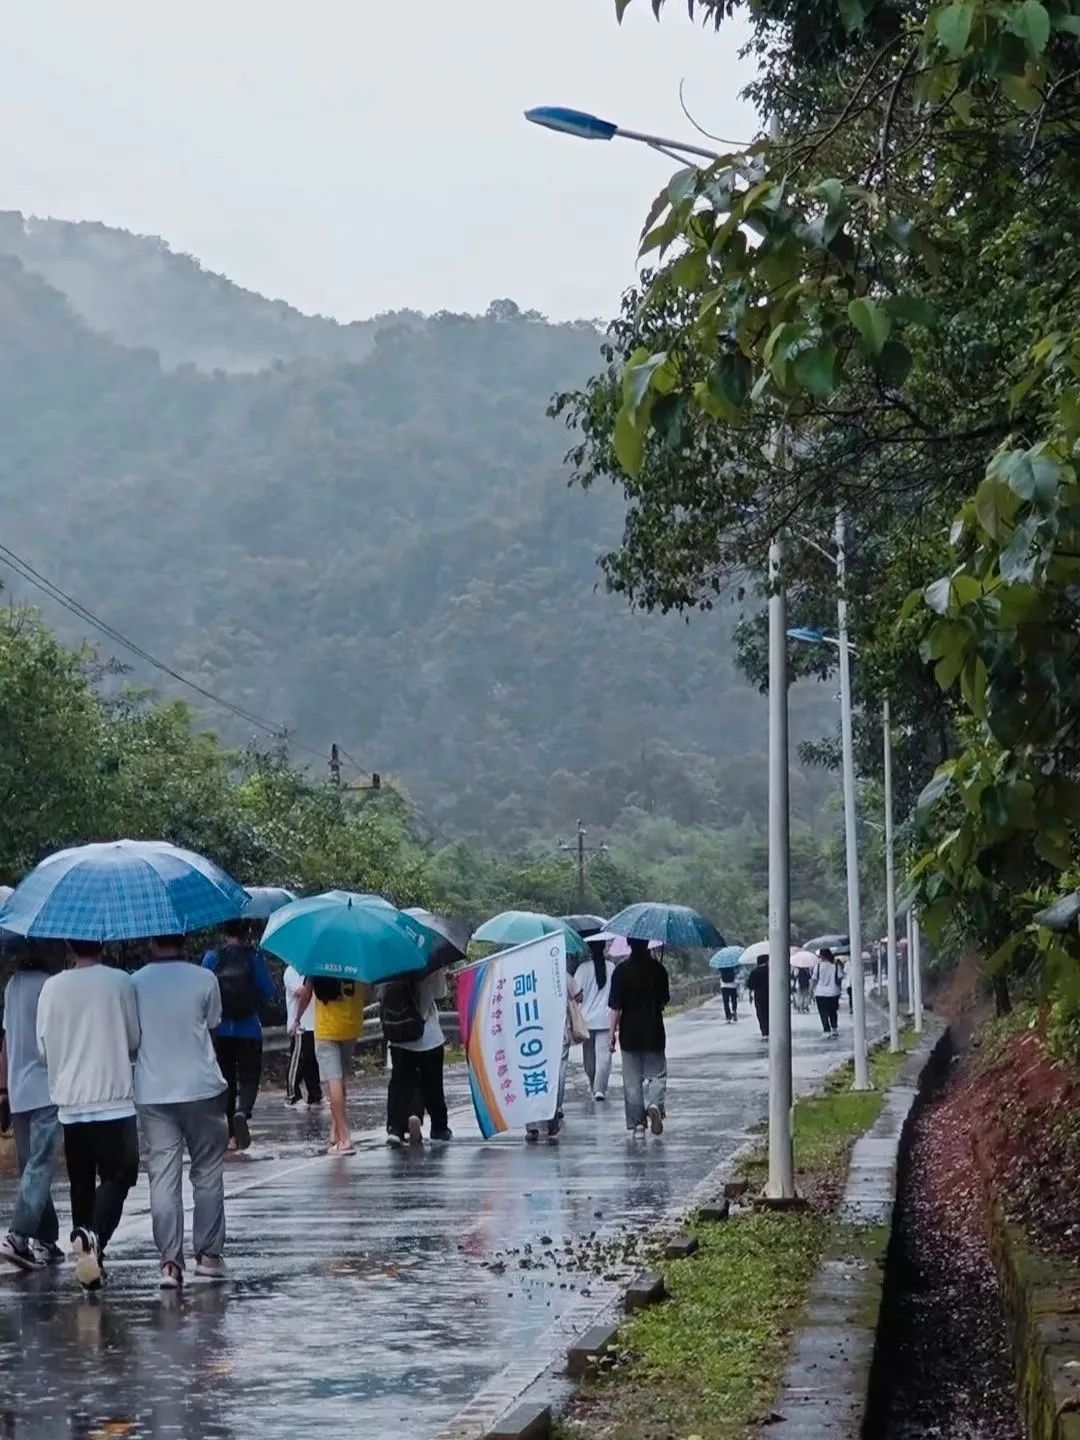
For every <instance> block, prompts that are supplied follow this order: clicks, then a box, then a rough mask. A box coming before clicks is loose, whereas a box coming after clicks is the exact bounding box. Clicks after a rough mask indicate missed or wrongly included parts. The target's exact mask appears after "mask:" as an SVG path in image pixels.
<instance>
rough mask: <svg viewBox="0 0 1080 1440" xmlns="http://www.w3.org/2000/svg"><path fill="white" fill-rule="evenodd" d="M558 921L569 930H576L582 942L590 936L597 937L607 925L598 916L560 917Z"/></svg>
mask: <svg viewBox="0 0 1080 1440" xmlns="http://www.w3.org/2000/svg"><path fill="white" fill-rule="evenodd" d="M559 919H560V920H561V921H562V922H563V924H564V925H569V926H570V929H571V930H576V931H577V933H578V934H579V935H580V936H581V938H582V939H583V940H587V939H588V938H589V936H590V935H598V934H599V933H600V931H601V930H603V929H604V927H605V926H606V925H607V921H606V920H605V919H603V918H602V917H601V916H600V915H560V916H559Z"/></svg>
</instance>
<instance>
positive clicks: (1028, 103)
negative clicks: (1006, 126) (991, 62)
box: [1000, 75, 1043, 115]
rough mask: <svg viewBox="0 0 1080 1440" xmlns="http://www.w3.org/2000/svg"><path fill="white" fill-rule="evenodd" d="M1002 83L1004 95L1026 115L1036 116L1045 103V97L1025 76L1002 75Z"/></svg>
mask: <svg viewBox="0 0 1080 1440" xmlns="http://www.w3.org/2000/svg"><path fill="white" fill-rule="evenodd" d="M1000 83H1001V89H1002V91H1003V93H1004V94H1005V95H1006V96H1007V97H1008V98H1009V99H1010V100H1011V101H1012V103H1013V104H1014V105H1015V106H1016V108H1017V109H1018V110H1023V112H1024V114H1025V115H1032V114H1034V112H1035V111H1036V110H1038V108H1039V106H1040V105H1041V104H1042V103H1043V97H1042V96H1041V95H1040V94H1039V92H1038V90H1036V89H1035V87H1034V85H1032V83H1031V81H1030V80H1028V79H1027V77H1026V76H1024V75H1002V76H1001V77H1000Z"/></svg>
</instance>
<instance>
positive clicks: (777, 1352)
mask: <svg viewBox="0 0 1080 1440" xmlns="http://www.w3.org/2000/svg"><path fill="white" fill-rule="evenodd" d="M916 1039H917V1037H916V1036H914V1035H912V1034H911V1033H910V1032H905V1033H904V1036H903V1037H902V1043H903V1045H904V1050H903V1051H902V1052H901V1053H900V1054H899V1055H890V1054H889V1053H888V1052H887V1051H885V1050H877V1051H875V1052H874V1053H873V1055H872V1056H871V1060H870V1073H871V1078H872V1080H873V1083H874V1086H875V1088H874V1089H873V1090H871V1091H865V1092H859V1093H856V1092H854V1091H852V1090H850V1089H849V1088H848V1087H849V1086H850V1084H851V1064H850V1062H849V1063H848V1064H845V1065H842V1066H840V1067H838V1069H837V1070H835V1071H834V1072H833V1073H832V1074H831V1075H830V1076H829V1077H828V1079H827V1081H826V1082H825V1085H824V1087H823V1091H822V1093H821V1094H819V1095H813V1096H807V1097H806V1098H804V1099H801V1100H798V1101H797V1102H796V1104H795V1118H794V1141H795V1160H796V1170H797V1173H798V1177H799V1179H798V1183H799V1187H800V1191H801V1192H802V1193H803V1194H804V1195H805V1196H806V1197H807V1199H808V1200H809V1201H810V1208H809V1209H808V1210H806V1211H803V1212H799V1213H793V1212H787V1213H782V1214H781V1213H775V1212H761V1213H755V1212H751V1211H744V1212H740V1213H738V1214H736V1215H735V1216H733V1218H732V1219H731V1220H729V1221H727V1222H724V1223H719V1224H711V1223H705V1222H698V1223H695V1224H692V1225H690V1226H689V1227H687V1228H688V1229H690V1230H691V1232H692V1233H693V1234H695V1235H696V1236H697V1237H698V1240H699V1243H700V1247H701V1248H700V1250H699V1251H698V1253H697V1254H696V1255H695V1256H693V1257H692V1258H691V1259H687V1260H664V1261H658V1262H657V1263H658V1265H659V1268H661V1269H662V1270H663V1272H664V1276H665V1279H666V1281H667V1286H668V1291H669V1293H670V1296H671V1298H670V1300H669V1301H668V1302H667V1304H665V1305H662V1306H659V1307H657V1308H656V1309H653V1310H646V1311H643V1312H641V1313H640V1314H638V1315H637V1316H635V1317H633V1318H632V1319H630V1320H628V1321H627V1322H626V1324H625V1325H624V1326H623V1327H622V1330H621V1331H620V1337H619V1349H620V1355H619V1358H618V1360H617V1361H616V1362H615V1363H614V1364H613V1365H611V1366H610V1367H608V1368H605V1369H604V1370H602V1371H601V1373H600V1374H599V1375H598V1376H597V1377H596V1378H594V1379H592V1380H589V1381H587V1382H586V1383H585V1385H584V1386H583V1388H582V1390H581V1393H580V1395H579V1397H578V1398H577V1400H575V1402H574V1403H573V1405H572V1406H571V1408H570V1410H569V1412H568V1414H567V1416H566V1417H565V1418H564V1419H563V1420H562V1421H561V1422H560V1426H559V1429H558V1432H557V1433H558V1434H560V1435H562V1436H564V1437H582V1436H589V1437H600V1436H603V1437H605V1440H694V1437H697V1440H744V1437H746V1436H749V1435H751V1434H753V1433H754V1431H755V1430H756V1428H757V1426H758V1425H760V1424H761V1423H762V1422H763V1421H764V1420H766V1419H767V1418H768V1415H769V1409H770V1406H771V1404H772V1401H773V1398H774V1396H775V1395H776V1392H777V1389H778V1388H779V1384H780V1380H781V1377H782V1374H783V1369H784V1364H785V1361H786V1357H787V1353H788V1348H789V1343H790V1336H791V1332H792V1330H793V1329H794V1327H795V1326H796V1325H797V1323H798V1321H799V1318H800V1316H801V1314H802V1309H803V1304H804V1301H805V1298H806V1291H807V1287H808V1285H809V1283H810V1280H811V1278H812V1276H813V1275H814V1272H815V1271H816V1269H817V1267H818V1264H819V1263H820V1261H821V1257H822V1254H823V1252H824V1249H825V1246H826V1244H827V1243H828V1241H829V1239H830V1237H831V1236H832V1234H833V1231H834V1230H835V1226H836V1221H835V1220H834V1219H833V1218H832V1210H833V1209H834V1207H835V1203H836V1199H837V1196H838V1194H839V1190H840V1187H841V1186H842V1183H843V1178H844V1175H845V1173H846V1170H847V1162H848V1157H849V1155H850V1152H851V1147H852V1145H853V1144H854V1143H855V1141H856V1140H857V1139H858V1138H859V1136H860V1135H862V1134H863V1133H864V1131H866V1130H867V1129H869V1127H870V1126H871V1125H872V1124H873V1123H874V1121H875V1120H876V1119H877V1116H878V1115H879V1114H880V1112H881V1108H882V1105H883V1104H884V1098H885V1091H886V1090H887V1089H888V1088H889V1086H890V1085H891V1084H893V1083H894V1082H895V1080H896V1078H897V1076H898V1074H899V1072H900V1069H901V1067H902V1066H903V1064H904V1061H905V1059H906V1051H907V1050H908V1049H910V1048H911V1046H912V1045H913V1044H914V1043H915V1040H916ZM740 1172H741V1174H742V1175H744V1176H745V1178H746V1179H747V1180H749V1181H750V1183H751V1187H760V1183H761V1181H762V1180H763V1179H764V1174H765V1156H764V1147H763V1145H761V1144H759V1145H758V1146H756V1147H755V1148H754V1150H753V1151H751V1152H750V1153H749V1154H748V1155H747V1156H746V1157H745V1159H744V1160H743V1163H742V1165H741V1166H740Z"/></svg>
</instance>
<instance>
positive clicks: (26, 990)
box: [0, 945, 64, 1270]
mask: <svg viewBox="0 0 1080 1440" xmlns="http://www.w3.org/2000/svg"><path fill="white" fill-rule="evenodd" d="M43 954H44V951H43V949H42V947H41V946H40V945H38V946H35V947H34V948H33V949H32V950H31V951H30V952H29V954H28V955H27V956H26V958H25V959H24V960H23V961H22V963H21V964H20V966H19V968H18V969H17V970H16V972H15V974H14V975H12V977H11V979H10V980H9V981H8V985H7V990H6V991H5V993H4V1015H3V1024H2V1027H0V1029H2V1031H3V1033H2V1036H0V1107H6V1109H7V1113H8V1115H10V1128H11V1129H12V1130H13V1131H14V1133H15V1161H16V1165H17V1166H18V1174H19V1187H18V1189H17V1191H16V1192H15V1208H14V1209H13V1211H12V1214H11V1228H10V1229H9V1230H8V1232H7V1235H6V1236H5V1237H4V1239H3V1241H0V1258H2V1259H4V1260H8V1261H10V1262H11V1264H13V1265H17V1266H18V1267H19V1268H20V1269H21V1270H38V1269H40V1268H41V1267H42V1266H43V1265H48V1264H53V1263H55V1262H57V1261H60V1260H63V1258H64V1252H63V1251H62V1250H61V1249H60V1246H59V1244H58V1243H57V1242H58V1240H59V1238H60V1224H59V1221H58V1220H57V1218H56V1209H55V1207H54V1206H53V1202H52V1180H53V1173H54V1171H55V1169H56V1155H57V1148H58V1142H59V1140H60V1121H59V1120H58V1119H57V1117H56V1106H55V1105H54V1104H53V1103H52V1100H51V1099H50V1098H49V1076H48V1071H47V1070H46V1068H45V1062H44V1060H42V1058H41V1055H40V1054H39V1053H38V1048H37V1009H38V999H39V997H40V995H41V991H42V988H43V986H44V984H45V982H46V980H48V978H49V976H50V974H53V973H55V969H54V968H47V961H46V960H45V959H44V958H43Z"/></svg>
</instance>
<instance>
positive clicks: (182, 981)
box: [131, 935, 229, 1290]
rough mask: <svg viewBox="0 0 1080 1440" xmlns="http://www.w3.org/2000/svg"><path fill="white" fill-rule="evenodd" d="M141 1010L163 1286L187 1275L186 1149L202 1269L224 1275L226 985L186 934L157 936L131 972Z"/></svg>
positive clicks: (146, 1139)
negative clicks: (221, 1034)
mask: <svg viewBox="0 0 1080 1440" xmlns="http://www.w3.org/2000/svg"><path fill="white" fill-rule="evenodd" d="M131 983H132V985H133V986H134V987H135V1004H136V1008H137V1010H138V1014H139V1031H140V1035H141V1038H140V1041H139V1054H138V1058H137V1060H136V1061H135V1105H136V1108H137V1110H138V1117H139V1128H140V1130H141V1131H142V1140H143V1151H144V1153H145V1156H146V1171H147V1174H148V1175H149V1177H150V1219H151V1224H152V1226H153V1231H154V1244H155V1245H156V1246H157V1249H158V1255H159V1256H160V1257H161V1288H162V1289H163V1290H178V1289H179V1288H180V1287H181V1285H182V1284H183V1281H184V1196H183V1186H182V1181H183V1175H184V1150H185V1148H186V1149H187V1152H188V1155H189V1157H190V1161H191V1164H190V1171H189V1174H190V1180H191V1190H192V1194H193V1196H194V1202H195V1203H194V1210H193V1213H192V1220H191V1248H192V1252H193V1254H194V1256H195V1274H196V1275H199V1276H202V1277H203V1278H205V1279H208V1280H223V1279H224V1278H225V1262H224V1260H223V1259H222V1252H223V1251H224V1249H225V1152H226V1149H227V1148H228V1144H229V1125H228V1121H227V1120H226V1118H225V1105H224V1095H225V1079H224V1076H223V1075H222V1073H221V1070H220V1068H219V1066H218V1063H217V1058H216V1056H215V1054H214V1043H213V1040H212V1039H211V1035H210V1032H211V1031H212V1030H213V1029H214V1028H215V1027H216V1026H217V1025H219V1024H220V1023H221V992H220V990H219V988H218V983H217V980H216V979H215V977H214V975H213V974H212V972H211V971H209V970H208V969H204V968H202V967H200V966H198V965H192V964H190V963H189V961H188V960H186V959H185V957H184V938H183V936H182V935H159V936H158V937H157V939H155V940H151V941H150V961H149V963H148V964H146V965H144V966H143V968H142V969H141V970H138V971H136V973H135V974H134V975H133V976H132V979H131Z"/></svg>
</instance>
